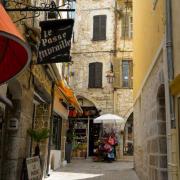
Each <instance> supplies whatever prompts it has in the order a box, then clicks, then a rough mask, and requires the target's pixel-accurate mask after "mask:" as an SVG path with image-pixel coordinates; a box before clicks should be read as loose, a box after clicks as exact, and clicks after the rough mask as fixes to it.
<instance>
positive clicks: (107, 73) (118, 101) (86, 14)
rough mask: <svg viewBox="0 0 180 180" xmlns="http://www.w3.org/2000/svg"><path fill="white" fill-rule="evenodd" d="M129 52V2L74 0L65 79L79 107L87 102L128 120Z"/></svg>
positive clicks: (130, 32)
mask: <svg viewBox="0 0 180 180" xmlns="http://www.w3.org/2000/svg"><path fill="white" fill-rule="evenodd" d="M132 52H133V49H132V2H131V1H128V2H127V3H125V1H116V0H113V1H112V0H106V1H104V0H100V1H94V0H91V1H89V2H88V5H87V2H86V1H80V0H78V1H76V15H75V26H74V38H73V44H72V65H70V67H69V75H70V78H69V81H70V85H71V86H72V87H73V89H74V91H75V92H76V94H77V96H78V97H79V102H80V103H81V105H82V106H86V105H85V104H86V103H87V101H88V102H89V106H94V107H96V109H97V110H98V111H99V112H100V113H101V114H105V113H112V114H117V115H119V116H121V117H123V118H124V119H125V120H127V119H128V117H129V116H130V115H131V113H132V112H133V110H132V106H133V104H132V103H133V99H132V65H133V63H132V60H133V59H132ZM112 79H113V80H114V81H113V82H112ZM83 103H84V105H83ZM90 104H91V105H90ZM121 149H123V147H121Z"/></svg>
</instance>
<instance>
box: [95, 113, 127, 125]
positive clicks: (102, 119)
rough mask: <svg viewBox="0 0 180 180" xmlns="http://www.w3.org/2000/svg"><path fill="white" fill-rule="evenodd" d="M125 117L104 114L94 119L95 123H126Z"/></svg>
mask: <svg viewBox="0 0 180 180" xmlns="http://www.w3.org/2000/svg"><path fill="white" fill-rule="evenodd" d="M124 122H125V120H124V118H122V117H120V116H117V115H115V114H103V115H101V116H99V117H97V118H96V119H94V123H119V124H122V123H124Z"/></svg>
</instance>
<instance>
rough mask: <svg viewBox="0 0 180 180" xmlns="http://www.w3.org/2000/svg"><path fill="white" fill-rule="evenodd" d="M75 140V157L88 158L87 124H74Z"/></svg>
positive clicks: (80, 122)
mask: <svg viewBox="0 0 180 180" xmlns="http://www.w3.org/2000/svg"><path fill="white" fill-rule="evenodd" d="M73 129H74V138H73V153H72V156H73V157H78V158H86V157H87V135H88V134H87V130H88V126H87V122H86V121H84V122H83V121H76V122H74V126H73Z"/></svg>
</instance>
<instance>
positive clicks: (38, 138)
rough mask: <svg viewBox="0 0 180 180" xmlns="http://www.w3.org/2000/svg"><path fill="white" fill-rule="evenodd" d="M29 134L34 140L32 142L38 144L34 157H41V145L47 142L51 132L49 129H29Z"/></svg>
mask: <svg viewBox="0 0 180 180" xmlns="http://www.w3.org/2000/svg"><path fill="white" fill-rule="evenodd" d="M27 133H28V134H29V136H30V137H31V138H32V140H33V141H35V142H36V143H37V144H36V147H35V153H34V156H39V155H40V148H39V143H40V142H42V141H44V140H46V139H47V138H48V137H49V136H50V130H49V129H47V128H42V129H28V130H27Z"/></svg>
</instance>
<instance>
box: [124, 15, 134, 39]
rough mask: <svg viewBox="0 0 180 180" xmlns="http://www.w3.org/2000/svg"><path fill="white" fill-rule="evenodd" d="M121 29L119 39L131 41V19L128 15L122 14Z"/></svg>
mask: <svg viewBox="0 0 180 180" xmlns="http://www.w3.org/2000/svg"><path fill="white" fill-rule="evenodd" d="M121 27H122V29H121V37H122V38H129V39H131V38H132V37H133V17H132V16H131V15H129V14H124V15H123V17H122V24H121Z"/></svg>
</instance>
